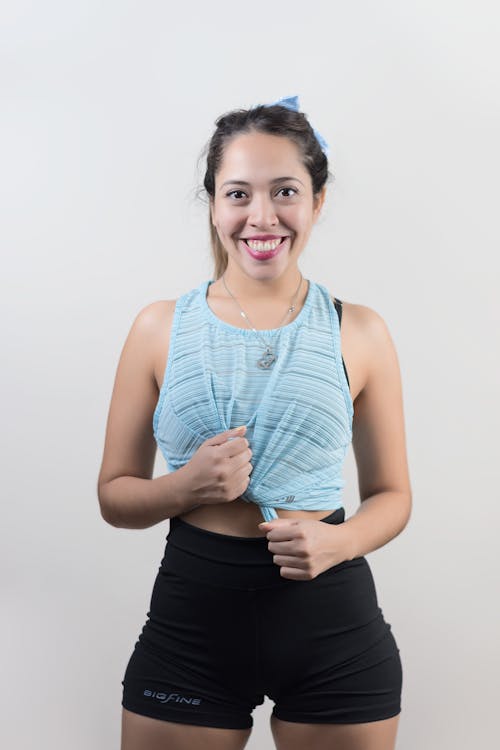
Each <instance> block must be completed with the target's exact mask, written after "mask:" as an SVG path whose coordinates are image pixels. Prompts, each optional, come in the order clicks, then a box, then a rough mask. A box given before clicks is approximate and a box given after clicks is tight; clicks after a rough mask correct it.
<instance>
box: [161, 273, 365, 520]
mask: <svg viewBox="0 0 500 750" xmlns="http://www.w3.org/2000/svg"><path fill="white" fill-rule="evenodd" d="M211 283H212V281H211V280H208V281H203V282H202V283H201V284H200V285H199V286H198V287H195V288H194V289H192V290H191V291H189V292H186V293H185V294H183V295H182V296H181V297H179V298H178V299H177V300H176V305H175V312H174V316H173V320H172V328H171V334H170V348H169V354H168V360H167V364H166V368H165V374H164V378H163V382H162V386H161V389H160V394H159V397H158V403H157V405H156V408H155V411H154V414H153V432H154V436H155V439H156V442H157V444H158V447H159V448H160V450H161V452H162V454H163V456H164V458H165V461H166V464H167V467H168V469H169V470H170V471H175V470H176V469H179V468H180V467H181V466H183V465H184V464H185V463H187V462H188V461H189V459H190V458H191V456H192V455H193V453H194V452H195V451H196V449H197V448H198V447H199V446H200V445H201V444H202V443H203V442H204V441H205V440H206V439H207V438H209V437H213V436H214V435H216V434H218V433H220V432H224V431H225V430H229V429H232V428H234V427H237V426H238V425H242V424H245V425H246V426H247V430H246V433H245V435H244V437H246V439H247V440H248V443H249V445H250V448H251V449H252V457H251V459H250V463H251V464H252V466H253V470H252V472H251V473H250V477H249V478H250V481H249V484H248V487H247V489H246V491H245V492H244V494H243V495H241V498H242V499H243V500H245V501H246V502H252V503H256V504H257V505H259V506H260V509H261V512H262V515H263V517H264V519H265V520H266V521H268V520H272V519H273V518H277V517H278V516H277V513H276V510H275V509H276V508H287V509H296V510H322V509H332V510H335V509H337V508H340V507H341V506H342V489H343V487H344V485H345V480H344V479H343V477H342V472H343V464H344V459H345V456H346V453H347V450H348V447H349V445H350V443H351V440H352V418H353V413H354V407H353V402H352V398H351V394H350V391H349V385H348V381H347V379H346V373H345V371H344V367H343V361H342V354H341V348H340V325H339V318H338V315H337V311H336V309H335V306H334V304H333V302H332V300H331V297H330V294H329V292H328V290H327V289H326V288H325V287H324V286H322V285H321V284H318V283H316V282H313V281H309V288H308V293H307V296H306V299H305V302H304V305H303V307H302V310H301V311H300V312H299V314H298V315H297V317H296V318H295V320H293V321H292V322H291V323H289V324H288V325H284V326H282V327H281V328H272V329H267V330H260V331H259V337H260V338H259V337H257V335H256V334H255V333H254V331H252V330H251V329H250V328H248V329H245V328H238V327H236V326H232V325H230V324H229V323H225V322H224V321H222V320H220V318H218V317H217V316H216V315H215V313H214V312H213V311H212V310H211V308H210V307H209V305H208V301H207V297H206V295H207V290H208V286H209V285H210V284H211ZM262 339H264V341H269V342H270V343H271V344H272V347H273V350H274V352H275V355H276V361H275V362H274V364H273V365H272V367H270V368H269V369H262V368H260V367H258V366H257V360H258V359H259V358H260V357H261V356H262V354H263V352H264V348H265V347H264V345H263V342H262Z"/></svg>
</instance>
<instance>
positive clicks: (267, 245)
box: [245, 237, 282, 252]
mask: <svg viewBox="0 0 500 750" xmlns="http://www.w3.org/2000/svg"><path fill="white" fill-rule="evenodd" d="M281 240H282V238H281V237H280V238H279V239H277V240H267V241H266V242H262V241H261V240H245V242H246V243H247V245H248V246H249V247H251V248H252V250H257V251H260V252H266V251H267V252H269V250H275V249H276V248H277V247H278V245H279V244H280V242H281Z"/></svg>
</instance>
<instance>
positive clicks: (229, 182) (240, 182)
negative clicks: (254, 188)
mask: <svg viewBox="0 0 500 750" xmlns="http://www.w3.org/2000/svg"><path fill="white" fill-rule="evenodd" d="M283 180H295V181H296V182H300V184H301V185H303V184H304V183H303V182H301V181H300V180H299V178H298V177H276V178H275V179H274V180H271V184H273V183H275V182H282V181H283ZM224 185H250V183H249V182H245V180H226V181H225V182H223V183H222V185H221V186H220V188H219V190H222V188H223V187H224Z"/></svg>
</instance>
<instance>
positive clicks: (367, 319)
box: [331, 295, 390, 345]
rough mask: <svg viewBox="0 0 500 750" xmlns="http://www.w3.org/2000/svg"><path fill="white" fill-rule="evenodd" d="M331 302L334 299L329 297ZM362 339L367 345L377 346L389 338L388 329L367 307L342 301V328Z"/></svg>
mask: <svg viewBox="0 0 500 750" xmlns="http://www.w3.org/2000/svg"><path fill="white" fill-rule="evenodd" d="M331 298H332V301H335V299H336V298H335V297H334V296H333V295H331ZM344 323H345V324H346V327H347V326H349V328H350V329H352V333H355V334H356V335H357V336H360V337H362V338H363V339H364V341H365V343H366V344H367V345H377V344H381V343H383V342H384V341H386V342H387V340H388V339H389V338H390V333H389V328H388V326H387V323H386V322H385V320H384V318H383V317H382V315H381V314H380V313H379V312H377V310H374V309H373V307H368V305H360V304H357V303H354V302H347V301H345V300H342V326H344Z"/></svg>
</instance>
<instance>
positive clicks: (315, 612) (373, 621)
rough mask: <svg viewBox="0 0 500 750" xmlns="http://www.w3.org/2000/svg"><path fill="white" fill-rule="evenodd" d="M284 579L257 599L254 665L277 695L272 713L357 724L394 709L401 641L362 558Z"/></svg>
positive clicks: (380, 717) (308, 721)
mask: <svg viewBox="0 0 500 750" xmlns="http://www.w3.org/2000/svg"><path fill="white" fill-rule="evenodd" d="M289 583H290V585H288V586H284V587H282V588H281V589H279V590H278V591H277V592H274V595H273V592H271V591H270V592H263V594H264V596H262V597H261V599H260V620H261V622H264V621H265V623H266V636H265V639H264V638H263V639H262V641H261V642H262V644H263V645H262V648H261V656H260V659H259V668H260V670H261V682H262V685H263V686H264V688H265V692H266V693H267V695H269V697H270V698H271V699H272V700H274V702H275V706H274V708H273V715H274V716H276V718H278V719H281V720H283V721H287V722H300V723H303V724H316V723H317V724H325V723H330V724H362V723H371V722H379V721H382V720H385V719H390V718H392V717H395V716H397V715H398V714H399V713H400V711H401V705H400V701H401V688H402V665H401V659H400V654H399V648H398V646H397V643H396V641H395V638H394V635H393V633H392V630H391V626H390V624H389V623H388V622H386V620H385V619H384V616H383V613H382V610H381V609H380V607H379V604H378V598H377V593H376V590H375V584H374V581H373V576H372V573H371V569H370V567H369V565H368V561H367V560H366V558H364V557H360V558H355V559H354V560H349V561H346V562H344V563H341V564H340V565H337V566H334V567H332V568H330V569H329V570H327V571H325V572H324V573H323V574H321V575H320V576H317V577H316V578H315V579H312V580H311V581H293V582H292V581H289ZM357 731H361V730H359V729H358V730H357Z"/></svg>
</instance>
